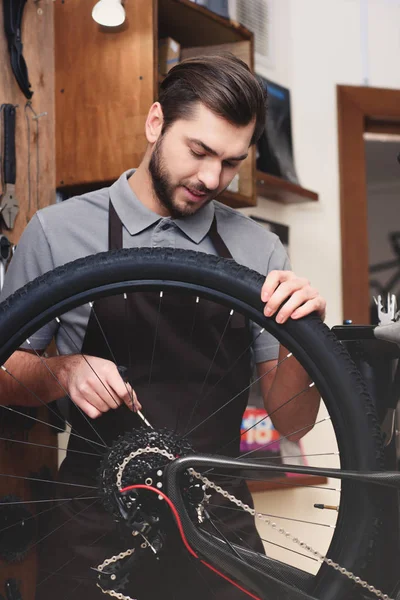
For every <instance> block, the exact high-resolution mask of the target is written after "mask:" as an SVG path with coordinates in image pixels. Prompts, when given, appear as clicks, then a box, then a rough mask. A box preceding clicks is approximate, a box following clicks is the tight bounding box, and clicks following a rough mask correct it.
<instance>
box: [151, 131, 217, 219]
mask: <svg viewBox="0 0 400 600" xmlns="http://www.w3.org/2000/svg"><path fill="white" fill-rule="evenodd" d="M162 139H163V137H162V136H161V137H160V138H159V139H158V140H157V142H156V145H155V147H154V150H153V154H152V155H151V158H150V162H149V172H150V176H151V180H152V185H153V191H154V195H155V197H156V200H158V202H159V203H160V205H161V206H162V207H164V208H165V209H166V210H167V211H168V212H169V214H170V215H171V217H172V218H173V219H181V218H183V217H188V216H190V215H193V214H194V213H196V212H197V211H198V210H200V209H201V208H203V207H204V206H206V205H207V204H209V203H210V202H211V200H213V198H214V197H213V196H211V195H210V198H209V199H208V200H207V201H206V202H204V204H202V205H201V206H197V205H193V206H191V205H190V204H187V205H184V206H179V205H178V203H177V202H176V201H174V193H175V191H176V189H177V188H178V187H180V186H185V183H183V182H182V183H181V184H180V185H174V184H172V183H171V179H170V177H169V174H168V171H167V168H166V166H165V161H164V157H163V155H162ZM187 183H188V187H190V189H192V190H195V191H198V192H201V193H206V194H212V191H210V190H208V189H207V188H205V187H204V186H201V187H200V186H199V184H197V185H196V186H194V185H192V184H190V183H189V182H187ZM214 191H215V190H214Z"/></svg>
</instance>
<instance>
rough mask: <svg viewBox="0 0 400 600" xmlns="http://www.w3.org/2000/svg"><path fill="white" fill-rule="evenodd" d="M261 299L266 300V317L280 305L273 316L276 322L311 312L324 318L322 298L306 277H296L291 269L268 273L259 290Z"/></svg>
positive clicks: (282, 321) (324, 303)
mask: <svg viewBox="0 0 400 600" xmlns="http://www.w3.org/2000/svg"><path fill="white" fill-rule="evenodd" d="M261 300H262V301H263V302H266V305H265V307H264V314H265V316H266V317H271V316H272V315H274V314H275V313H276V312H277V311H278V310H279V308H280V307H281V308H280V310H279V312H278V314H277V315H276V317H275V320H276V321H277V323H285V321H287V320H288V319H289V318H291V319H300V318H301V317H305V315H308V314H310V313H312V312H317V313H318V315H319V316H320V317H321V319H322V320H323V319H325V310H326V301H325V300H324V298H322V296H320V295H319V293H318V292H317V290H316V289H314V288H313V287H311V285H310V282H309V281H308V280H307V279H303V278H301V277H297V276H296V275H295V274H294V273H293V272H292V271H271V272H270V273H268V275H267V278H266V280H265V283H264V285H263V287H262V290H261ZM285 300H287V302H285ZM283 303H284V304H283Z"/></svg>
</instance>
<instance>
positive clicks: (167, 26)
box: [158, 0, 252, 47]
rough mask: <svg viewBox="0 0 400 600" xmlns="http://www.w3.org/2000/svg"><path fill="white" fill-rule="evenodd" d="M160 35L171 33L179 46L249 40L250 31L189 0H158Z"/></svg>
mask: <svg viewBox="0 0 400 600" xmlns="http://www.w3.org/2000/svg"><path fill="white" fill-rule="evenodd" d="M158 14H159V19H158V23H159V35H160V38H163V37H167V36H171V37H172V38H174V39H176V40H177V41H179V42H180V44H181V45H182V47H190V46H207V45H210V44H227V43H230V42H238V41H241V40H243V39H245V40H246V39H247V40H250V39H251V38H252V33H251V32H250V31H249V30H248V29H246V28H245V27H243V25H240V24H239V23H237V22H235V21H230V20H229V19H224V18H223V17H220V16H219V15H217V14H216V13H213V12H211V11H210V10H208V9H207V8H204V7H203V6H200V5H198V4H194V3H193V2H191V0H158Z"/></svg>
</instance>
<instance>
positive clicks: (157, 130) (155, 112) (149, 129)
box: [145, 102, 164, 144]
mask: <svg viewBox="0 0 400 600" xmlns="http://www.w3.org/2000/svg"><path fill="white" fill-rule="evenodd" d="M163 123H164V116H163V111H162V108H161V104H160V103H159V102H154V104H153V105H152V106H151V107H150V110H149V114H148V115H147V119H146V127H145V131H146V138H147V141H148V142H149V144H155V143H156V141H157V140H158V138H159V137H160V135H161V131H162V127H163Z"/></svg>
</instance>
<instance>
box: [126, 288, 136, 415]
mask: <svg viewBox="0 0 400 600" xmlns="http://www.w3.org/2000/svg"><path fill="white" fill-rule="evenodd" d="M124 300H125V302H124V305H125V321H126V323H129V321H130V304H129V302H128V296H127V294H125V293H124ZM128 339H129V344H128V373H132V368H133V366H132V336H131V335H130V336H129V338H128ZM131 401H132V409H133V408H134V403H133V393H132V396H131Z"/></svg>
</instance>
